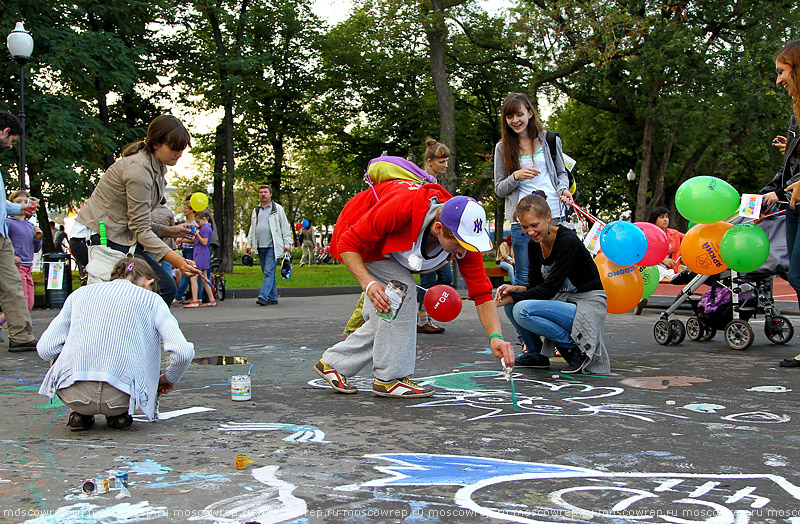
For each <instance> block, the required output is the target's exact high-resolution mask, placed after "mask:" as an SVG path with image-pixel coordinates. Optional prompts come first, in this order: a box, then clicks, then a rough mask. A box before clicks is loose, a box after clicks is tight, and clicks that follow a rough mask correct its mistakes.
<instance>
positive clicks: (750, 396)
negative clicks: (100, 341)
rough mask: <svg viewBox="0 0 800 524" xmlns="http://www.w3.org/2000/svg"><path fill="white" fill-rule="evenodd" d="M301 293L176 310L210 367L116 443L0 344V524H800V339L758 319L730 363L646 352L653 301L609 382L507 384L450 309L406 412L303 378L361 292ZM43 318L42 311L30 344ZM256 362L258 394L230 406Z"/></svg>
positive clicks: (610, 338)
mask: <svg viewBox="0 0 800 524" xmlns="http://www.w3.org/2000/svg"><path fill="white" fill-rule="evenodd" d="M306 294H307V295H310V296H284V297H282V298H281V300H280V304H279V305H277V306H267V307H259V306H256V304H255V300H254V299H253V298H238V299H228V300H225V301H224V302H221V303H220V305H219V306H218V307H216V308H213V309H212V308H201V309H194V310H185V309H175V308H173V313H174V314H175V316H176V317H177V318H178V320H179V322H180V325H181V327H182V329H183V331H184V333H185V334H186V336H187V338H188V339H189V340H191V341H192V342H194V343H195V345H196V348H197V351H196V357H198V358H199V359H201V361H202V363H196V364H192V366H191V367H190V369H189V371H188V372H187V373H186V375H185V376H184V378H183V380H182V381H181V382H180V383H179V384H178V385H177V387H176V390H175V391H174V392H172V393H170V394H169V395H166V396H164V397H162V399H161V402H160V420H159V421H158V422H154V423H148V422H146V421H143V420H141V419H139V418H138V417H137V420H136V421H135V422H134V425H133V427H132V429H130V430H123V431H119V430H113V429H111V428H109V427H107V426H106V425H105V422H104V421H103V417H98V422H97V424H96V425H95V427H94V428H93V429H91V430H90V431H86V432H80V433H75V432H70V431H69V429H68V428H67V426H66V421H67V410H66V408H65V407H63V406H62V405H60V403H59V402H55V403H51V402H49V400H48V399H47V398H46V397H43V396H40V395H38V394H37V390H38V387H39V384H40V382H41V380H42V378H43V376H44V373H45V371H46V369H47V366H48V364H47V363H45V362H43V361H41V360H40V359H39V358H38V356H37V355H36V354H35V353H22V354H19V353H8V352H7V351H6V350H5V342H3V343H1V344H0V369H2V373H0V405H2V411H1V412H2V413H3V416H4V417H5V419H4V422H5V423H3V424H1V425H0V441H1V442H2V453H3V460H2V466H0V507H1V508H2V510H0V520H1V521H2V522H35V523H51V522H52V523H70V524H77V523H95V522H103V523H123V522H125V523H128V522H219V523H246V522H251V523H252V522H258V523H261V524H265V523H268V522H292V523H304V522H310V523H316V522H345V523H376V522H377V523H396V522H406V523H421V522H425V523H428V522H442V523H451V522H458V523H461V522H465V523H485V522H547V523H567V522H580V523H608V524H618V523H628V522H630V523H634V522H648V523H651V522H652V523H662V522H670V523H685V522H714V523H731V524H734V523H735V524H744V523H756V522H758V523H762V522H763V523H794V524H797V523H800V473H798V466H800V453H798V450H799V449H800V431H798V429H800V404H798V402H797V398H798V397H797V393H798V390H800V384H799V383H798V379H800V368H797V369H786V368H780V367H778V365H777V364H778V362H779V361H780V360H781V359H783V358H789V357H791V356H793V355H795V354H797V353H800V344H798V342H797V339H796V338H794V339H792V340H790V341H789V342H788V344H786V345H776V344H773V343H771V342H770V341H769V340H768V339H767V337H766V336H765V335H764V329H763V321H762V319H758V318H757V319H754V320H752V321H751V322H750V324H751V326H752V327H753V329H754V332H755V337H756V340H755V343H754V344H753V345H752V346H751V347H750V348H749V349H747V350H745V351H735V350H731V349H729V348H728V346H727V345H726V344H725V342H724V341H723V337H722V335H721V334H717V335H716V336H715V338H714V339H712V340H709V341H704V342H694V341H691V340H688V339H687V340H685V341H683V342H682V343H680V344H678V345H667V346H662V345H659V344H657V343H656V342H655V340H654V338H653V326H654V324H655V322H656V321H657V320H658V319H659V315H660V313H661V310H660V309H657V308H649V309H646V310H645V311H644V313H643V314H642V315H641V316H635V315H633V314H630V313H629V314H623V315H609V317H608V321H607V325H606V344H607V346H608V350H609V353H610V355H611V360H612V374H610V375H607V376H593V375H579V376H575V375H564V374H561V373H559V370H560V369H561V368H562V367H563V366H564V363H563V362H562V361H560V360H558V359H556V360H553V362H552V366H551V369H549V370H517V371H515V372H514V374H513V378H514V380H513V385H512V382H508V381H506V380H505V379H504V378H503V374H502V370H501V369H500V365H499V363H498V361H497V360H496V359H494V358H493V357H492V356H491V355H490V354H489V352H488V349H487V346H488V340H487V337H486V335H485V334H484V333H483V330H482V328H481V327H480V324H479V323H478V320H477V315H476V312H475V308H474V305H473V304H471V303H470V302H464V309H463V311H462V313H461V315H460V316H459V318H457V319H456V320H455V321H453V322H450V323H448V324H446V327H447V332H446V333H445V334H443V335H420V337H419V339H418V351H417V371H416V374H415V378H416V379H417V380H419V381H426V382H428V383H431V384H433V385H434V386H435V387H436V388H437V392H436V394H435V395H434V396H433V397H430V398H426V399H416V400H398V399H386V398H381V397H376V396H374V395H373V394H372V393H371V391H370V389H371V379H370V377H369V370H364V371H362V374H361V375H360V376H358V377H354V378H353V382H354V383H355V384H356V385H357V386H358V387H359V389H360V391H359V393H358V394H355V395H341V394H337V393H335V392H334V391H332V390H331V389H329V388H328V387H326V384H325V383H324V381H322V380H321V379H319V377H317V375H316V374H314V373H313V371H312V366H313V364H314V363H315V362H316V361H317V359H319V357H320V355H321V354H322V352H323V351H324V350H325V349H326V348H327V347H328V346H330V345H332V344H334V343H335V342H337V341H338V340H340V339H341V330H342V328H343V327H344V324H345V322H346V320H347V318H348V317H349V315H350V313H351V311H352V309H353V307H354V306H355V303H356V300H357V298H358V295H354V294H342V295H321V296H314V294H313V293H306ZM241 295H243V294H240V296H241ZM784 305H785V306H786V307H787V308H788V309H791V310H792V311H796V309H797V306H796V304H793V303H786V304H784ZM55 314H57V310H34V312H33V318H34V322H35V324H36V325H35V326H34V331H35V334H36V335H37V336H38V335H40V334H41V332H42V331H43V330H44V329H45V327H46V326H47V324H48V322H49V321H50V320H51V319H52V318H53V317H54V316H55ZM687 315H688V313H686V312H683V311H679V312H678V313H677V314H676V315H673V317H672V318H673V319H677V320H681V321H685V320H686V318H687ZM790 318H793V319H794V320H796V319H797V317H790ZM503 322H504V328H505V331H506V334H508V333H509V330H510V324H509V323H508V321H507V320H504V321H503ZM798 329H800V326H798ZM204 357H205V358H204ZM217 357H237V358H228V359H223V358H217ZM217 362H219V364H217ZM250 364H252V365H253V371H252V375H251V380H252V399H251V400H250V401H232V400H231V377H232V376H234V375H240V374H244V373H246V372H247V370H248V369H249V366H250ZM240 454H246V455H248V461H249V463H248V464H247V467H246V469H237V467H236V455H240ZM119 472H123V473H127V476H128V481H127V482H128V486H127V487H126V488H125V489H124V490H123V489H122V488H121V487H117V484H116V481H115V480H113V479H114V477H115V475H116V474H117V473H119ZM109 477H110V478H112V481H111V482H109V487H108V489H109V491H108V493H105V492H103V491H105V490H104V482H103V479H104V478H109ZM86 480H92V481H93V483H94V484H95V485H96V486H97V487H98V488H99V490H98V491H95V492H93V493H90V494H85V493H83V492H82V487H87V489H88V485H86V483H85V481H86ZM128 495H129V496H128Z"/></svg>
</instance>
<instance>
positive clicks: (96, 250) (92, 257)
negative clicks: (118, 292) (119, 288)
mask: <svg viewBox="0 0 800 524" xmlns="http://www.w3.org/2000/svg"><path fill="white" fill-rule="evenodd" d="M135 249H136V244H134V245H132V246H131V248H130V249H129V250H128V252H127V253H124V252H122V251H117V250H116V249H113V248H110V247H108V246H104V245H102V244H99V245H96V246H95V245H91V246H89V249H88V251H89V263H88V264H86V274H87V280H86V282H87V284H96V283H98V282H108V281H109V280H111V271H112V270H113V269H114V266H116V265H117V262H119V261H120V260H121V259H123V258H126V257H129V256H130V257H132V256H133V252H134V251H135Z"/></svg>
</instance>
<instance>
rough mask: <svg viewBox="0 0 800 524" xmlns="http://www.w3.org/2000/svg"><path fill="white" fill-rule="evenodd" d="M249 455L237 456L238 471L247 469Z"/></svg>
mask: <svg viewBox="0 0 800 524" xmlns="http://www.w3.org/2000/svg"><path fill="white" fill-rule="evenodd" d="M247 462H248V460H247V455H236V469H247Z"/></svg>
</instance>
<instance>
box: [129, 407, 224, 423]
mask: <svg viewBox="0 0 800 524" xmlns="http://www.w3.org/2000/svg"><path fill="white" fill-rule="evenodd" d="M206 411H216V409H214V408H204V407H200V406H195V407H193V408H185V409H176V410H175V411H162V412H160V413H159V414H158V420H167V419H171V418H175V417H180V416H182V415H191V414H193V413H204V412H206ZM133 420H136V421H138V422H149V421H148V420H147V417H145V416H144V415H134V417H133Z"/></svg>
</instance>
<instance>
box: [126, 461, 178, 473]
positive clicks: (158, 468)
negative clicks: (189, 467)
mask: <svg viewBox="0 0 800 524" xmlns="http://www.w3.org/2000/svg"><path fill="white" fill-rule="evenodd" d="M125 464H127V465H128V467H130V468H131V473H140V474H142V475H164V474H166V473H169V472H170V471H172V468H169V467H167V466H162V465H161V464H159V463H158V462H156V461H155V460H153V459H147V460H145V461H144V462H126V463H125Z"/></svg>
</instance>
